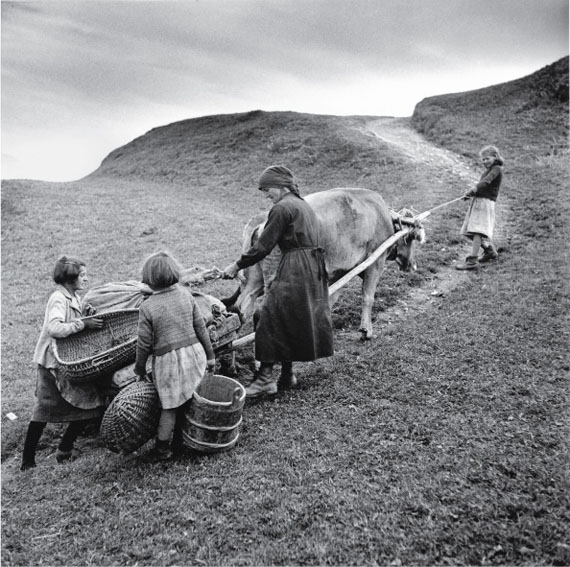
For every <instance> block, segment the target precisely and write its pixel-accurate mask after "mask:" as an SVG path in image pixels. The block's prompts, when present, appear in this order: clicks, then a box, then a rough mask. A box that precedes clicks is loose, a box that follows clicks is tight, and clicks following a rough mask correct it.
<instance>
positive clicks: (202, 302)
mask: <svg viewBox="0 0 570 567" xmlns="http://www.w3.org/2000/svg"><path fill="white" fill-rule="evenodd" d="M211 272H212V270H203V269H202V270H201V269H198V268H190V269H188V270H185V271H184V273H183V274H182V277H181V279H180V283H181V284H182V285H184V286H188V287H189V290H188V291H189V293H191V294H192V296H193V297H194V300H195V301H196V304H197V305H198V308H199V309H200V313H201V314H202V317H203V318H204V321H205V323H206V327H207V328H208V331H209V334H210V339H211V341H212V344H216V343H218V342H219V341H220V338H221V337H224V336H225V335H226V331H227V332H228V334H229V333H233V335H235V334H236V332H237V329H238V328H239V325H240V324H241V323H240V322H239V317H238V316H237V315H235V314H233V313H229V312H228V311H227V309H226V306H225V305H224V303H223V302H222V301H221V300H220V299H218V298H217V297H214V296H213V295H208V294H206V293H201V292H199V291H197V290H195V289H191V286H192V285H193V284H200V283H203V282H204V281H205V280H207V279H213V278H212V277H210V274H211ZM216 277H217V276H216ZM150 294H152V290H151V289H150V287H149V286H147V285H146V284H143V283H142V282H139V281H135V280H128V281H124V282H111V283H106V284H103V285H100V286H96V287H93V288H91V289H89V290H88V291H87V293H86V294H85V296H84V298H83V301H84V303H85V304H88V305H90V306H91V307H92V311H93V312H94V313H105V312H108V311H116V310H119V309H138V308H139V307H140V305H141V304H142V302H143V301H144V300H145V299H146V298H147V297H148V296H149V295H150ZM149 364H150V363H149ZM147 371H149V372H150V368H149V367H147ZM135 380H137V377H136V375H135V373H134V363H133V364H131V365H129V366H127V367H125V368H122V369H120V370H118V371H117V372H115V374H114V376H113V379H112V388H113V389H116V390H119V389H121V388H124V387H125V386H127V385H128V384H130V383H132V382H134V381H135Z"/></svg>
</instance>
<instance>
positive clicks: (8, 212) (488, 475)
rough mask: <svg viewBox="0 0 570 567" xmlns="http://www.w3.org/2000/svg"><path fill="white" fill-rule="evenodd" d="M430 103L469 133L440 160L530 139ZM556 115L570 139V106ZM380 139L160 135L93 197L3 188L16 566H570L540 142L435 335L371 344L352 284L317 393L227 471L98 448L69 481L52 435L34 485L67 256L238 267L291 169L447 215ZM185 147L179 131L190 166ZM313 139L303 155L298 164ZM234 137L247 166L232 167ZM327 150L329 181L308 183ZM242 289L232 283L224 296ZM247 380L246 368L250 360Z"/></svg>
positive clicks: (54, 432) (261, 123)
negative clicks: (274, 184) (54, 272)
mask: <svg viewBox="0 0 570 567" xmlns="http://www.w3.org/2000/svg"><path fill="white" fill-rule="evenodd" d="M529 80H534V78H531V79H529ZM525 84H526V83H525ZM500 88H503V87H500ZM490 90H491V89H490ZM457 96H459V95H457ZM464 96H465V97H467V98H468V97H469V96H471V95H470V93H465V95H464ZM454 97H456V95H454ZM502 99H503V96H502V95H499V94H497V97H496V99H495V103H494V104H496V105H499V104H502V102H501V101H502ZM433 102H434V104H435V103H437V105H438V106H439V107H441V108H443V111H444V112H443V114H444V115H445V116H446V119H447V120H452V119H453V120H454V125H455V126H454V128H453V131H452V133H453V135H452V137H451V138H450V139H449V140H448V141H444V142H443V143H445V144H447V145H448V147H451V148H457V147H459V146H460V145H461V144H464V143H465V140H467V139H468V138H469V132H470V131H471V130H472V129H474V128H477V129H481V130H480V131H481V133H483V132H485V127H486V128H487V131H491V129H496V131H500V130H501V124H498V123H497V120H498V119H499V118H501V119H502V120H503V122H504V124H503V126H504V127H505V128H507V126H508V127H509V128H514V127H515V126H513V125H512V124H511V118H512V116H513V114H512V113H505V112H502V113H497V114H496V115H495V114H493V115H492V116H491V115H489V114H486V115H484V116H483V118H484V117H485V116H487V118H486V120H487V121H488V122H487V123H485V122H484V121H483V118H481V117H479V115H477V120H476V123H475V122H472V120H474V116H475V115H474V114H470V113H469V112H465V111H464V110H462V109H461V107H458V106H457V104H456V102H457V101H456V100H455V98H453V100H451V101H450V99H448V98H447V97H441V98H440V99H438V100H434V101H433ZM422 104H424V103H422ZM494 104H493V103H492V102H489V103H488V104H487V109H488V110H489V109H492V108H494ZM421 106H422V105H420V106H419V107H418V110H416V113H415V115H414V120H417V119H418V116H419V115H418V113H421V108H420V107H421ZM551 110H552V112H553V115H554V114H555V115H556V116H557V117H558V121H559V122H560V123H561V124H562V125H564V124H566V127H567V112H568V109H567V105H566V106H565V105H564V104H562V103H558V102H553V103H552V108H551ZM366 120H367V118H366V117H362V118H361V117H351V118H339V117H321V116H310V115H296V114H294V113H259V112H254V113H248V114H245V115H228V116H220V117H206V118H204V119H197V120H193V121H186V122H184V123H178V125H171V126H168V127H165V130H163V129H157V130H155V131H153V132H154V133H155V134H157V135H158V136H160V139H161V142H160V143H159V141H158V138H157V139H156V140H153V139H152V138H153V136H152V135H151V133H149V134H147V135H146V136H144V137H142V138H141V139H139V140H138V142H137V144H139V149H138V151H135V148H133V147H131V146H130V145H127V146H125V148H121V149H119V150H117V152H121V151H122V152H123V153H122V155H120V156H117V157H115V158H113V159H111V158H112V156H113V155H114V153H115V152H114V153H113V154H111V155H110V156H109V157H108V158H106V160H105V161H104V162H103V164H102V166H101V168H100V169H99V170H98V171H97V172H94V174H93V175H91V176H89V178H87V179H85V180H82V181H81V182H77V183H71V184H47V183H45V184H44V183H38V182H25V181H20V182H6V183H3V186H2V199H3V203H2V215H3V218H2V238H3V254H2V275H3V278H2V354H3V356H2V407H3V412H2V413H3V415H5V414H6V413H7V412H8V411H13V412H14V413H16V414H17V415H19V416H20V419H18V420H16V421H14V422H11V421H9V420H7V419H5V418H3V422H2V425H3V427H2V483H3V493H2V496H3V500H2V504H3V514H2V531H3V537H2V560H3V562H4V564H5V565H30V564H33V565H71V564H73V565H79V564H80V565H118V564H120V565H260V564H267V565H270V564H271V565H291V564H299V565H300V564H303V565H322V564H347V565H363V564H367V565H368V564H370V565H374V564H393V565H402V564H403V565H408V564H410V565H411V564H414V565H434V564H439V565H446V564H454V565H512V564H517V565H567V564H569V563H570V540H569V538H568V526H569V523H570V503H569V496H568V495H569V493H570V491H569V490H568V489H569V486H568V480H569V479H568V454H569V447H568V439H569V434H570V427H569V422H568V413H569V412H568V409H569V408H568V370H569V369H570V362H569V360H568V356H567V352H566V350H567V344H568V338H569V336H568V305H569V301H570V297H569V293H568V286H567V276H568V257H567V245H566V243H567V241H568V240H567V239H568V228H567V224H566V222H565V220H566V219H567V218H568V217H567V213H568V200H567V187H568V169H567V159H566V158H565V156H564V152H563V151H557V153H556V154H555V153H554V152H551V153H550V154H549V155H548V156H547V158H544V157H541V156H544V155H545V152H547V148H548V146H547V144H548V143H549V142H548V141H547V138H546V137H544V136H543V135H542V134H541V132H542V130H541V128H540V125H539V124H535V130H534V131H533V135H531V136H529V137H528V139H527V144H528V145H529V146H532V145H533V144H535V143H536V140H538V139H540V140H543V142H541V144H539V145H538V146H536V149H537V151H536V152H530V153H529V157H528V159H526V160H514V159H511V160H510V161H509V160H508V156H513V155H515V154H516V151H517V148H518V147H519V146H518V145H515V141H514V140H515V139H518V138H517V137H512V136H511V137H508V138H505V139H504V140H503V142H504V143H499V141H500V140H499V141H497V140H494V141H496V143H497V144H499V145H500V147H501V149H502V150H503V152H504V154H505V157H507V160H508V161H507V166H506V167H507V172H508V175H507V176H506V182H505V186H504V188H503V189H502V192H501V197H500V198H501V205H502V206H504V207H508V208H509V210H510V211H511V213H512V214H511V215H509V218H510V219H512V222H510V223H509V224H508V226H507V227H506V229H505V231H504V232H505V237H504V242H502V248H501V257H500V260H499V261H498V263H496V264H494V265H492V266H488V267H487V268H485V270H482V271H481V272H480V273H476V274H464V275H465V279H464V282H463V284H462V285H460V286H459V287H457V288H455V289H453V290H451V291H450V292H449V293H447V294H446V295H445V296H444V297H442V298H434V300H433V302H432V303H431V305H430V307H429V309H427V310H424V311H423V312H421V313H419V314H414V311H413V310H410V312H409V315H408V316H407V317H404V318H400V319H398V320H395V321H393V322H392V324H388V323H382V324H379V323H378V321H377V323H376V325H377V327H378V328H379V331H380V333H381V336H380V338H379V339H377V340H376V341H374V342H368V343H360V342H358V341H357V340H355V338H356V325H357V324H358V312H359V310H358V301H359V298H358V294H357V289H356V285H352V286H349V287H350V289H348V290H347V292H346V293H345V295H344V297H343V301H342V302H341V305H340V306H339V308H338V309H337V311H336V312H335V326H336V331H335V338H336V354H335V357H334V359H330V360H329V359H327V360H322V361H318V362H316V363H311V364H305V365H300V375H301V377H302V384H301V388H300V389H299V390H296V391H293V392H290V393H285V394H280V395H278V396H277V397H276V399H275V400H274V401H268V402H260V403H255V404H251V405H248V406H246V409H245V412H244V427H243V436H242V440H241V442H240V444H239V445H238V446H237V447H236V448H235V449H234V450H233V451H231V452H230V453H227V454H224V455H218V456H213V457H199V456H193V457H192V456H188V457H186V458H184V459H181V460H178V461H176V462H173V463H169V464H166V465H148V464H144V463H143V462H141V460H140V459H139V458H137V457H136V456H132V457H126V458H125V457H121V456H117V455H114V454H112V453H109V452H108V451H106V450H105V449H104V448H103V447H102V446H101V442H100V440H99V439H98V438H97V437H94V438H90V437H87V438H82V439H81V440H80V443H79V445H80V447H82V448H83V450H84V454H83V456H82V458H81V459H79V460H78V461H76V462H74V463H72V464H70V465H68V466H58V465H57V464H56V463H55V462H54V457H53V449H54V447H55V445H56V443H57V436H58V435H59V433H60V432H61V429H58V428H57V427H53V426H51V427H50V426H48V429H47V431H46V434H45V436H44V438H43V440H42V444H41V447H40V452H39V455H38V457H39V458H38V468H37V469H35V470H34V471H30V472H28V473H25V474H22V473H19V472H18V471H17V466H18V459H19V448H20V447H19V445H20V443H21V441H22V437H23V433H24V430H25V426H26V425H27V424H26V420H27V415H28V412H29V410H30V408H31V404H32V391H33V383H34V377H33V368H32V366H31V364H30V362H29V361H30V359H31V352H32V350H33V346H34V342H35V339H36V337H37V333H38V329H39V326H40V324H41V319H42V315H43V308H44V305H45V300H46V298H47V294H48V293H49V290H50V287H51V286H50V282H49V271H50V268H51V266H52V264H53V261H54V260H55V258H56V257H57V256H58V255H59V254H60V253H62V252H64V251H65V252H67V251H69V252H71V253H75V254H78V255H80V256H82V257H84V258H85V259H86V260H87V262H88V264H89V266H90V268H91V273H92V276H93V277H92V284H97V283H103V282H106V281H119V280H124V279H136V278H137V276H138V270H139V268H140V262H141V260H142V259H143V258H144V256H145V255H146V254H148V253H149V252H151V251H153V250H154V249H156V248H157V247H163V246H166V247H169V248H171V249H172V250H174V251H175V252H176V253H177V254H178V255H179V256H180V258H181V260H182V261H183V262H184V263H185V264H186V265H194V264H203V265H206V266H208V265H211V264H212V263H216V264H219V265H223V263H224V262H227V261H229V260H231V259H233V257H234V256H235V254H237V252H238V250H239V243H238V241H239V234H240V232H241V227H242V225H243V222H244V220H245V219H246V218H248V216H250V215H251V214H252V213H253V212H256V211H257V210H259V209H260V208H261V207H262V206H263V205H262V204H260V201H259V195H256V194H255V193H256V192H255V191H252V190H251V187H252V186H253V184H254V182H255V179H256V177H257V175H258V174H259V172H260V170H261V169H263V167H265V166H266V165H267V164H268V163H274V162H277V161H278V162H285V163H287V164H288V165H290V166H291V167H292V168H293V169H294V170H295V171H298V172H299V174H300V177H301V178H302V184H301V185H302V189H304V190H305V191H306V192H310V191H314V190H317V189H320V188H327V187H331V186H341V185H350V186H354V185H364V186H368V187H371V188H373V189H377V190H379V191H380V192H381V193H382V194H383V195H384V196H385V198H386V199H387V201H388V203H389V204H390V205H391V206H394V207H395V208H398V207H399V206H404V205H407V206H410V205H412V204H413V205H415V206H416V208H418V210H425V209H427V208H429V207H430V206H433V205H434V204H437V203H433V202H432V201H431V199H432V193H431V192H430V191H429V188H430V186H431V185H433V184H435V182H436V178H434V171H433V170H431V169H430V168H429V167H427V166H425V165H422V164H418V163H414V162H412V161H410V160H409V159H408V158H406V157H405V156H403V155H402V154H400V153H398V152H397V151H396V150H394V149H393V148H391V147H390V146H389V145H387V144H381V143H378V141H374V139H373V138H372V137H368V136H366V135H365V134H363V133H362V130H361V128H362V125H363V124H364V123H365V122H366ZM208 124H209V125H208ZM276 124H277V125H279V127H278V128H276V127H275V125H276ZM485 124H486V126H485ZM517 124H519V125H520V127H521V128H522V127H523V125H522V123H521V121H517ZM435 125H437V122H434V129H432V130H430V132H427V135H428V136H429V135H432V136H433V137H434V139H436V138H437V135H436V129H435ZM526 127H527V125H526V124H525V125H524V128H526ZM168 128H181V129H182V130H183V131H184V132H185V133H184V134H183V135H182V136H181V137H180V140H179V141H177V142H176V144H179V145H180V148H179V149H180V152H181V154H180V156H179V161H178V165H175V163H174V162H173V161H172V159H173V157H172V156H174V153H173V151H174V150H172V147H174V145H173V146H172V147H170V146H169V140H171V138H172V136H170V135H167V134H168V132H167V129H168ZM561 128H562V129H561V133H560V138H557V139H556V144H557V146H556V147H558V148H564V147H565V145H566V144H567V140H564V139H563V126H562V127H561ZM208 130H210V131H211V132H212V133H213V134H212V135H210V136H208ZM190 131H191V132H192V134H190V133H189V132H190ZM220 131H223V133H224V135H223V136H222V135H220ZM525 131H526V130H525ZM246 132H252V134H249V135H248V134H246ZM524 135H525V136H527V135H528V134H524ZM269 138H271V140H270V141H269V142H268V139H269ZM277 139H278V140H281V141H283V145H280V146H279V148H280V149H279V150H278V151H275V152H273V151H272V149H271V147H272V146H271V143H272V142H275V141H276V140H277ZM299 139H303V140H310V142H309V143H306V144H305V145H306V146H307V148H303V147H302V146H296V145H293V146H290V145H289V144H291V143H293V144H295V143H296V141H298V140H299ZM521 139H522V134H521ZM198 140H200V143H198ZM234 140H235V144H237V145H239V146H240V147H239V149H236V152H235V154H229V153H225V152H226V151H227V150H228V146H230V145H231V144H232V142H233V141H234ZM509 140H512V145H511V143H510V142H509ZM436 141H437V142H439V143H442V140H441V139H439V138H437V139H436ZM488 141H491V140H489V139H488V137H487V136H484V135H483V134H481V138H480V139H476V138H473V145H469V146H465V147H468V148H469V151H470V152H472V153H473V154H474V153H475V152H476V151H477V149H478V148H479V145H481V143H486V142H488ZM133 143H134V142H133ZM216 144H220V145H221V146H222V147H220V148H219V149H218V150H216V149H215V148H216ZM329 144H330V147H331V150H330V154H329V150H328V147H329ZM517 144H518V142H517ZM224 148H225V149H224ZM309 149H311V151H312V153H313V154H314V162H313V163H312V164H309V163H306V164H303V163H302V160H303V159H306V158H307V156H308V155H309V154H310V153H311V152H310V151H309ZM139 151H140V152H141V153H140V154H139ZM162 151H164V152H165V153H164V155H162V158H161V152H162ZM184 152H186V153H184ZM184 156H186V157H187V159H188V160H193V161H192V163H193V164H194V165H193V166H188V165H187V164H186V163H185V161H184ZM224 156H228V159H224ZM230 156H231V157H230ZM335 156H336V157H335ZM343 156H344V157H343ZM383 159H384V160H385V161H382V160H383ZM162 163H164V164H167V165H164V166H162V165H161V164H162ZM111 164H112V165H111ZM161 167H162V168H163V171H164V172H171V171H174V172H175V173H174V174H170V173H167V174H164V173H161ZM112 168H115V169H112ZM477 169H479V166H477ZM166 181H167V182H166ZM437 181H439V182H440V184H438V185H441V186H443V187H444V189H443V190H442V188H441V186H439V187H438V195H439V198H443V197H444V195H445V190H447V191H448V195H447V196H448V198H452V197H454V196H457V195H458V194H460V192H461V191H462V190H463V187H462V184H461V182H459V181H457V180H454V179H453V178H452V177H451V176H450V177H441V176H440V177H438V178H437ZM537 188H540V190H537ZM157 196H158V198H157ZM118 199H120V201H119V203H120V205H119V206H117V201H118ZM462 216H463V210H462V209H457V208H450V209H448V210H444V211H441V215H438V216H437V218H435V217H434V218H433V219H431V221H430V222H431V224H430V225H429V226H428V236H429V239H430V240H429V241H428V243H427V244H426V245H425V246H424V249H423V250H422V252H421V255H420V259H419V264H420V270H419V271H418V273H416V274H413V275H411V276H406V275H401V274H399V273H398V272H396V271H395V269H394V266H393V265H391V266H390V267H389V268H388V269H387V272H386V275H385V277H384V278H383V280H382V282H381V284H380V286H379V294H378V295H379V297H378V299H377V301H376V303H375V307H374V310H375V313H376V314H377V315H381V314H382V313H383V312H384V311H386V309H387V308H388V307H391V306H398V307H402V306H405V305H406V302H408V301H409V300H408V291H409V290H410V286H412V287H415V286H419V285H423V286H426V285H428V286H429V285H430V282H433V281H436V280H437V277H438V275H439V274H441V273H444V271H445V268H446V267H447V266H448V265H449V264H450V263H451V259H452V258H454V257H456V256H457V254H458V252H459V249H458V248H459V247H458V244H459V240H458V239H457V236H456V233H457V229H458V227H459V224H460V222H461V218H462ZM81 219H85V221H82V220H81ZM38 227H41V229H40V228H38ZM62 227H64V228H63V229H62ZM232 287H233V286H231V285H230V284H228V283H227V282H218V283H217V284H216V285H215V286H214V287H213V292H214V294H217V295H222V294H223V293H224V292H225V291H227V290H228V289H231V288H232ZM404 308H405V307H404ZM380 319H381V318H380V317H379V320H380ZM239 361H240V363H241V364H242V368H246V367H247V365H248V364H249V363H250V362H251V357H250V355H248V353H247V352H246V351H244V352H242V353H240V356H239Z"/></svg>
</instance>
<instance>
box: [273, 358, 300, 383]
mask: <svg viewBox="0 0 570 567" xmlns="http://www.w3.org/2000/svg"><path fill="white" fill-rule="evenodd" d="M296 385H297V377H296V376H295V374H293V363H292V362H282V363H281V374H280V375H279V381H278V382H277V387H278V388H279V389H280V390H290V389H291V388H294V387H295V386H296Z"/></svg>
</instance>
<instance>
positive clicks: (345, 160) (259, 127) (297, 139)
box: [88, 110, 402, 196]
mask: <svg viewBox="0 0 570 567" xmlns="http://www.w3.org/2000/svg"><path fill="white" fill-rule="evenodd" d="M367 121H368V119H367V117H365V116H355V117H338V116H320V115H312V114H299V113H294V112H263V111H259V110H257V111H252V112H247V113H242V114H228V115H219V116H206V117H203V118H194V119H191V120H185V121H182V122H176V123H174V124H169V125H167V126H163V127H160V128H155V129H153V130H151V131H150V132H148V133H146V134H145V135H144V136H141V137H140V138H137V139H135V140H133V141H132V142H130V143H129V144H127V145H125V146H123V147H121V148H118V149H116V150H115V151H113V152H111V153H110V154H109V155H108V156H107V157H106V158H105V159H104V160H103V162H102V163H101V166H100V167H99V168H98V169H97V170H96V171H95V172H94V173H93V174H91V175H90V176H89V177H88V179H97V178H101V177H106V176H110V177H113V178H115V179H116V178H121V179H125V178H128V179H136V178H140V179H145V180H152V181H156V182H165V181H169V182H177V183H184V182H189V183H191V185H192V186H195V185H207V186H209V187H211V188H212V189H213V190H215V191H217V192H218V194H220V195H228V196H231V195H232V194H233V195H241V193H242V192H250V191H251V188H253V187H255V183H256V181H257V179H258V177H259V173H260V172H261V171H262V170H263V169H264V168H265V167H267V165H268V164H269V165H271V164H274V163H286V164H287V165H288V166H289V167H290V168H291V169H292V170H293V171H294V172H296V174H297V175H298V177H299V182H300V185H301V187H306V188H308V190H309V191H311V190H315V189H318V188H325V187H331V186H335V185H336V186H342V185H344V184H346V183H347V182H350V183H351V184H352V185H354V184H362V183H368V181H369V180H372V184H374V183H375V180H374V176H376V175H378V173H379V172H380V171H382V170H383V169H385V168H386V167H387V166H394V167H399V166H401V165H402V160H401V159H400V160H398V158H397V157H395V156H394V152H393V151H392V150H391V149H390V148H389V147H387V146H384V147H382V146H379V144H378V143H377V142H376V141H375V140H374V138H373V137H372V136H371V135H370V134H366V133H363V132H362V130H363V126H364V125H365V124H366V122H367Z"/></svg>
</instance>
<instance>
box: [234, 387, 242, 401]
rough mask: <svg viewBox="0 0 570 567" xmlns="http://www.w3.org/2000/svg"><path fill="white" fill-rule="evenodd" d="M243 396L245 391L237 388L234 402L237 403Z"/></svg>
mask: <svg viewBox="0 0 570 567" xmlns="http://www.w3.org/2000/svg"><path fill="white" fill-rule="evenodd" d="M242 394H243V390H242V389H241V388H236V389H235V390H234V402H237V401H238V400H239V399H240V398H241V396H242Z"/></svg>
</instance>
